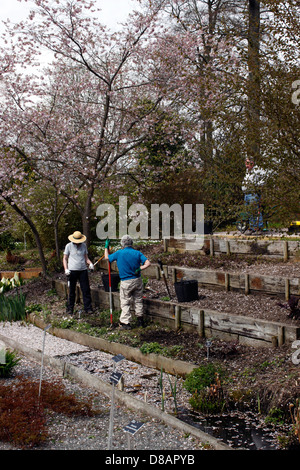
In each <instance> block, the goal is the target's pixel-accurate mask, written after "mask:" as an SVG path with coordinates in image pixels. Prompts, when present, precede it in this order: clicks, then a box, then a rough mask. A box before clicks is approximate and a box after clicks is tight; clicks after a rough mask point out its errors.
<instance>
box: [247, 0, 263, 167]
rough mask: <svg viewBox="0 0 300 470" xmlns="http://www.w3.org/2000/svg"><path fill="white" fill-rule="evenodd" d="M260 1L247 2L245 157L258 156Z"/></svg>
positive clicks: (254, 157) (255, 158) (251, 0)
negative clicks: (246, 127)
mask: <svg viewBox="0 0 300 470" xmlns="http://www.w3.org/2000/svg"><path fill="white" fill-rule="evenodd" d="M259 48H260V0H249V30H248V73H249V75H248V110H247V126H248V129H247V154H248V155H247V156H248V157H249V158H251V159H253V160H254V161H256V160H257V159H258V158H259V155H260V106H261V103H260V57H259Z"/></svg>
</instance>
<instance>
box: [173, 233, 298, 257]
mask: <svg viewBox="0 0 300 470" xmlns="http://www.w3.org/2000/svg"><path fill="white" fill-rule="evenodd" d="M192 244H193V241H192V240H188V239H180V240H179V239H174V238H171V239H170V240H166V241H165V246H164V248H165V251H169V252H172V251H175V250H177V251H179V252H182V253H183V252H185V251H189V250H191V247H192ZM299 250H300V242H299V241H298V240H271V239H258V238H256V237H253V238H250V239H241V238H238V239H237V238H234V237H232V238H230V237H225V238H223V237H217V236H216V237H214V236H210V237H208V236H205V238H204V244H203V247H202V248H201V249H200V250H198V251H199V252H203V254H210V255H211V256H214V255H220V254H227V255H229V254H241V255H249V256H257V255H261V256H267V257H272V258H275V259H276V258H281V259H283V260H285V261H286V260H288V259H289V258H292V257H294V256H296V255H297V254H299Z"/></svg>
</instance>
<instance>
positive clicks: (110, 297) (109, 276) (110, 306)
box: [107, 247, 113, 328]
mask: <svg viewBox="0 0 300 470" xmlns="http://www.w3.org/2000/svg"><path fill="white" fill-rule="evenodd" d="M108 253H109V247H108ZM107 262H108V284H109V310H110V328H112V326H113V314H112V292H111V267H110V262H109V260H107Z"/></svg>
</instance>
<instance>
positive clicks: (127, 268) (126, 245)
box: [104, 235, 151, 329]
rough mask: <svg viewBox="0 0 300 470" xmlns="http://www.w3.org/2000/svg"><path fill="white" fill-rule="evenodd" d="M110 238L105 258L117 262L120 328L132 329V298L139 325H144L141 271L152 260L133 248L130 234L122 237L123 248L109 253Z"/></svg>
mask: <svg viewBox="0 0 300 470" xmlns="http://www.w3.org/2000/svg"><path fill="white" fill-rule="evenodd" d="M109 243H110V240H106V243H105V252H104V255H105V259H107V260H109V262H110V263H112V262H113V261H116V262H117V266H118V270H119V276H120V279H121V283H120V303H121V310H122V311H121V316H120V328H121V329H130V328H131V326H130V321H131V312H130V304H131V300H133V302H134V306H135V314H136V316H137V319H138V326H143V281H142V278H141V271H142V270H144V269H146V268H148V267H149V266H150V264H151V263H150V261H149V260H148V259H147V258H146V256H145V255H143V253H141V252H140V251H138V250H135V249H134V248H133V246H132V245H133V240H132V238H131V237H130V236H129V235H124V236H123V237H122V238H121V246H122V249H121V250H118V251H116V252H115V253H112V254H109V252H108V248H109Z"/></svg>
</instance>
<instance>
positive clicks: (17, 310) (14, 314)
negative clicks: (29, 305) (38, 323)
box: [0, 294, 26, 321]
mask: <svg viewBox="0 0 300 470" xmlns="http://www.w3.org/2000/svg"><path fill="white" fill-rule="evenodd" d="M24 318H26V310H25V295H23V294H16V295H14V296H9V297H8V296H7V297H5V296H4V295H0V321H18V320H24Z"/></svg>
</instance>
